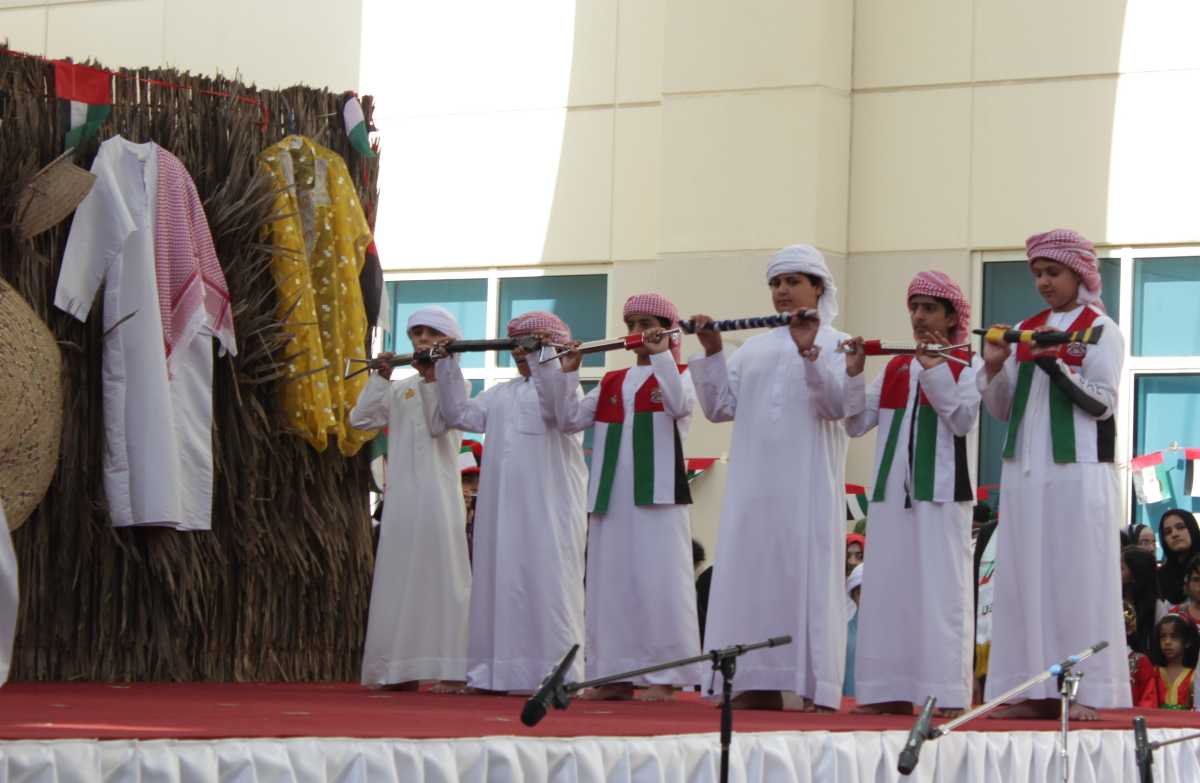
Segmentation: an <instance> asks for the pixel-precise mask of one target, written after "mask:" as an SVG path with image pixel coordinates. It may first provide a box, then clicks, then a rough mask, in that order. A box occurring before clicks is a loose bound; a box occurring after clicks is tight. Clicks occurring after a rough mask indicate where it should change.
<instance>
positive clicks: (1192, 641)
mask: <svg viewBox="0 0 1200 783" xmlns="http://www.w3.org/2000/svg"><path fill="white" fill-rule="evenodd" d="M1197 655H1200V634H1197V632H1196V627H1195V626H1194V625H1192V624H1191V623H1189V622H1188V621H1186V620H1184V619H1183V618H1182V617H1180V616H1178V615H1174V614H1169V615H1167V616H1166V617H1164V618H1163V619H1161V620H1159V621H1158V624H1157V625H1156V626H1155V634H1154V647H1153V649H1151V651H1150V660H1151V661H1152V662H1153V663H1154V665H1155V673H1156V674H1157V677H1155V678H1154V694H1153V697H1147V698H1146V699H1145V700H1146V702H1147V703H1146V705H1145V706H1147V707H1159V708H1161V709H1164V710H1190V709H1194V707H1195V702H1194V699H1195V696H1194V694H1193V690H1194V685H1193V680H1194V679H1195V676H1196V658H1197Z"/></svg>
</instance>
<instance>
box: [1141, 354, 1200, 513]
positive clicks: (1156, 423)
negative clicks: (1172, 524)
mask: <svg viewBox="0 0 1200 783" xmlns="http://www.w3.org/2000/svg"><path fill="white" fill-rule="evenodd" d="M1133 443H1134V451H1133V453H1134V455H1135V456H1137V455H1141V454H1150V453H1153V452H1155V451H1162V452H1163V468H1164V471H1163V472H1164V473H1165V478H1166V482H1165V483H1164V485H1163V488H1164V490H1167V491H1168V497H1167V498H1166V499H1165V500H1164V501H1163V502H1162V503H1151V504H1146V505H1143V504H1141V503H1139V502H1138V501H1137V497H1136V496H1135V495H1134V493H1133V491H1132V489H1131V490H1130V497H1131V498H1132V502H1133V515H1132V518H1133V521H1135V522H1154V523H1155V524H1157V522H1158V519H1159V517H1161V516H1162V514H1163V512H1164V511H1166V510H1167V509H1169V508H1185V509H1189V510H1191V511H1200V498H1194V497H1189V496H1188V495H1187V493H1186V491H1185V489H1184V471H1185V470H1186V465H1185V463H1184V459H1183V456H1184V453H1183V451H1170V450H1168V449H1169V448H1170V446H1171V444H1172V443H1175V444H1178V445H1180V446H1183V447H1185V448H1186V447H1190V448H1198V447H1200V375H1194V374H1179V375H1139V376H1137V378H1136V380H1135V381H1134V427H1133ZM1131 480H1132V479H1131Z"/></svg>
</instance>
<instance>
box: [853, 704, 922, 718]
mask: <svg viewBox="0 0 1200 783" xmlns="http://www.w3.org/2000/svg"><path fill="white" fill-rule="evenodd" d="M912 711H913V706H912V702H911V701H879V702H875V703H874V704H860V705H858V706H857V707H855V708H854V712H853V714H854V715H912Z"/></svg>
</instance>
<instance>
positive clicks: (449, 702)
mask: <svg viewBox="0 0 1200 783" xmlns="http://www.w3.org/2000/svg"><path fill="white" fill-rule="evenodd" d="M523 704H524V699H522V698H517V697H509V696H477V695H469V696H456V695H441V694H434V693H429V692H428V691H422V692H419V693H406V692H397V691H380V690H372V689H368V688H363V687H360V686H358V685H353V684H347V683H337V684H285V683H228V684H227V683H201V684H184V683H139V684H132V685H110V684H106V683H11V684H9V685H6V686H4V688H3V689H0V739H4V740H26V739H45V740H53V739H82V738H87V739H143V740H144V739H226V738H234V737H237V738H256V737H348V738H401V739H455V738H473V737H489V736H516V737H645V736H655V735H674V734H701V733H710V732H715V731H717V729H718V728H719V724H718V716H719V711H718V710H717V709H715V708H714V707H713V706H711V705H710V704H708V703H707V702H705V701H703V700H702V699H701V698H700V696H699V694H695V693H687V694H680V695H679V696H677V697H676V699H675V700H674V701H672V702H664V703H641V702H585V701H575V702H573V703H572V704H571V706H570V708H569V709H567V710H565V711H561V710H560V711H554V712H552V713H551V714H549V715H547V716H546V718H545V719H544V720H543V721H542V722H541V723H540V724H539V725H538V726H537V727H536V728H533V729H530V728H526V727H525V726H524V725H522V723H521V721H520V717H519V716H520V713H521V707H522V705H523ZM852 706H853V703H852V702H849V701H848V702H847V703H846V704H845V705H843V711H842V712H839V713H834V714H801V713H796V712H765V711H756V710H739V711H738V712H737V713H735V715H734V730H735V731H736V732H765V731H799V732H811V731H833V732H847V731H871V732H881V731H907V730H908V728H909V727H910V726H911V724H912V718H905V717H896V716H886V717H884V716H864V715H852V714H850V713H849V712H848V709H849V708H850V707H852ZM1136 714H1141V715H1145V716H1146V717H1147V721H1148V723H1149V724H1150V726H1151V727H1152V728H1154V729H1169V728H1192V729H1200V712H1177V711H1172V710H1111V711H1105V712H1104V713H1103V714H1102V720H1101V721H1099V722H1095V723H1087V724H1084V723H1080V722H1075V723H1073V724H1072V728H1076V729H1116V730H1120V731H1123V732H1128V731H1129V730H1130V725H1131V720H1132V718H1133V716H1134V715H1136ZM1057 728H1058V724H1057V722H1056V721H1004V720H990V719H986V718H985V719H980V720H977V721H974V722H972V723H970V724H968V725H966V726H964V727H963V729H962V730H964V731H967V730H969V731H1055V730H1057Z"/></svg>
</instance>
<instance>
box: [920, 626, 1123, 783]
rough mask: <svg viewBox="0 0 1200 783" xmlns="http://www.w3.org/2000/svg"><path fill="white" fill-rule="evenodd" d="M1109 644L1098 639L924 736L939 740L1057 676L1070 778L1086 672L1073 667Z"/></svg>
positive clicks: (1061, 748) (1062, 753)
mask: <svg viewBox="0 0 1200 783" xmlns="http://www.w3.org/2000/svg"><path fill="white" fill-rule="evenodd" d="M1105 647H1108V642H1098V643H1096V644H1094V645H1092V646H1091V647H1089V648H1087V649H1086V650H1084V651H1083V652H1080V653H1076V654H1075V655H1072V656H1070V657H1068V658H1065V659H1064V660H1062V661H1059V662H1058V663H1056V664H1054V665H1052V666H1050V667H1049V668H1047V669H1045V670H1043V671H1041V672H1038V673H1037V674H1035V675H1034V676H1032V677H1030V678H1029V679H1028V680H1025V681H1024V682H1022V683H1020V684H1018V685H1015V686H1013V687H1012V688H1009V689H1008V690H1007V691H1005V692H1004V693H1002V694H1000V695H999V696H997V697H996V698H994V699H992V700H991V701H988V702H985V703H983V704H980V705H979V706H978V707H975V708H974V709H971V710H967V711H966V712H964V713H963V714H962V715H959V716H958V717H957V718H954V719H953V720H950V721H947V722H946V723H943V724H942V725H941V726H935V727H934V728H932V729H930V731H929V733H928V734H927V735H926V736H925V738H924V739H925V740H935V739H937V738H938V737H944V736H945V735H947V734H949V733H950V732H952V731H954V730H955V729H957V728H958V727H959V726H961V725H963V724H964V723H967V722H968V721H972V720H974V719H976V718H978V717H979V716H980V715H985V714H987V713H989V712H991V711H992V710H994V709H996V708H997V707H999V706H1000V705H1002V704H1004V703H1005V702H1007V701H1009V700H1011V699H1012V698H1013V697H1014V696H1017V695H1019V694H1021V693H1024V692H1025V691H1027V690H1029V689H1030V688H1032V687H1033V686H1035V685H1038V684H1040V683H1043V682H1045V681H1046V680H1048V679H1050V678H1051V677H1057V678H1058V683H1059V694H1060V696H1061V702H1062V714H1061V716H1060V721H1061V731H1060V740H1059V741H1060V745H1059V749H1058V752H1059V758H1061V759H1062V770H1063V772H1062V774H1063V778H1062V779H1063V780H1064V781H1065V780H1068V773H1069V770H1068V767H1067V759H1068V757H1067V728H1068V719H1069V718H1070V714H1071V702H1072V701H1073V700H1074V698H1075V692H1076V690H1077V689H1078V688H1079V680H1080V678H1081V677H1083V674H1082V673H1077V672H1074V671H1073V668H1074V667H1075V665H1076V664H1078V663H1081V662H1083V661H1085V660H1087V659H1088V658H1091V657H1092V656H1093V655H1095V654H1096V653H1098V652H1100V651H1101V650H1103V649H1104V648H1105Z"/></svg>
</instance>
